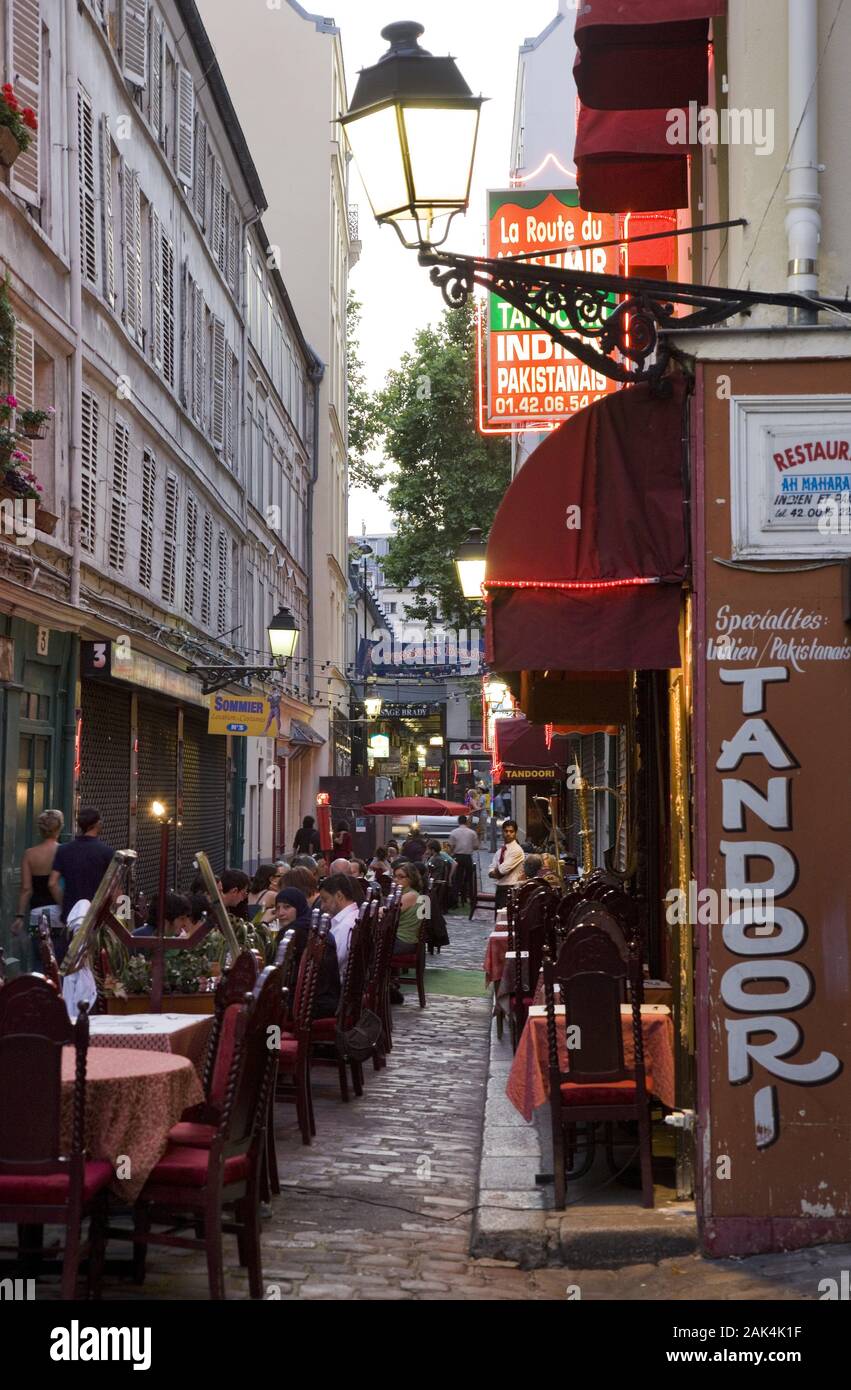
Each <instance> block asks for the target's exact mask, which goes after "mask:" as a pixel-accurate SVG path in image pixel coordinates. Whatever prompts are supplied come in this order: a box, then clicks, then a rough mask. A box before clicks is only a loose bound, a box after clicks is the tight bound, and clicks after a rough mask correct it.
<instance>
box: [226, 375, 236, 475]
mask: <svg viewBox="0 0 851 1390" xmlns="http://www.w3.org/2000/svg"><path fill="white" fill-rule="evenodd" d="M238 385H239V363H238V361H237V359H236V354H235V353H234V352H233V351H232V350H231V349H230V348H227V350H226V352H225V458H226V459H227V461H228V463H230V464H235V463H236V455H237V449H236V421H237V418H238V413H239V407H238V401H237V387H238Z"/></svg>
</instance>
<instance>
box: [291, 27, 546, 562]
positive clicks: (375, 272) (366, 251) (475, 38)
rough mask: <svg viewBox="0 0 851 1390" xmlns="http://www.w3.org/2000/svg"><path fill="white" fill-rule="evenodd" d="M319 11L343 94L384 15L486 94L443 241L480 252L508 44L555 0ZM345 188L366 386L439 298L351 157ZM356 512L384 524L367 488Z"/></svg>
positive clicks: (512, 55) (503, 140) (510, 105)
mask: <svg viewBox="0 0 851 1390" xmlns="http://www.w3.org/2000/svg"><path fill="white" fill-rule="evenodd" d="M302 2H303V0H302ZM326 12H327V13H330V14H332V15H333V17H334V19H335V21H336V22H337V24H339V26H340V29H341V31H342V37H343V54H344V57H345V61H346V74H347V80H348V86H349V96H351V94H352V91H353V90H354V85H355V82H356V80H357V73H358V70H359V69H360V68H362V67H369V66H371V65H372V64H373V63H374V62H376V61H377V59H378V58H379V57H380V56H381V54H382V53H383V52H384V51H385V49H386V46H387V45H386V43H385V41H384V40H383V39H382V38H381V30H382V29H383V27H384V25H385V24H389V23H391V22H392V21H393V20H397V19H418V20H419V21H420V23H422V24H424V25H425V34H424V35H423V37H422V39H421V40H420V42H421V44H422V45H423V47H424V48H426V49H428V51H429V52H431V53H434V54H436V55H442V54H446V53H451V54H452V56H453V57H454V58H455V59H457V62H458V66H459V68H460V70H461V72H462V73H463V75H464V77H465V78H466V80H467V82H468V84H469V86H470V87H471V88H472V90H473V92H474V93H476V95H481V96H485V97H488V98H489V100H488V101H487V102H486V104H485V106H484V107H483V109H482V120H481V125H480V131H479V145H478V152H477V156H476V167H475V172H474V177H473V192H472V199H471V204H470V211H469V213H468V214H467V216H466V217H464V218H461V217H458V218H456V220H455V223H454V226H453V230H452V234H451V237H450V240H449V243H448V245H449V246H450V247H452V248H454V249H457V250H462V251H466V252H472V253H473V254H479V253H480V252H481V251H482V250H483V247H484V231H485V193H486V191H487V189H489V188H504V187H505V186H506V185H507V183H508V162H509V156H510V149H511V123H512V118H513V114H514V86H515V79H516V75H517V50H518V48H519V46H520V45H521V44H522V43H523V41H524V40H525V39H526V38H529V37H534V36H535V35H537V34H539V33H540V32H541V31H542V30H543V29H545V28H546V26H547V25H548V24H549V23H550V21H551V20H552V19H553V18H554V17H555V15H556V14H557V12H558V4H557V0H525V3H524V4H523V5H517V4H516V3H513V0H428V4H425V3H422V2H421V3H420V5H419V7H417V6H416V5H413V6H410V7H407V6H403V5H400V4H398V3H394V0H389V2H388V0H333V3H332V4H331V5H330V6H329V8H328V11H326ZM350 197H351V200H352V202H354V203H358V204H359V207H360V238H361V241H362V242H363V254H362V256H361V259H360V261H359V262H358V264H357V265H356V266H355V268H354V270H353V271H352V274H351V279H350V284H351V287H352V289H353V290H354V292H355V294H356V295H357V297H358V299H359V300H360V301H361V302H362V304H363V311H362V317H361V349H362V356H363V360H364V366H365V369H366V374H367V381H368V384H369V386H370V387H371V388H372V389H374V388H376V387H378V386H380V385H381V384H382V382H383V381H384V377H385V374H386V373H387V371H388V370H389V369H390V368H392V367H395V366H396V365H397V363H398V361H399V359H400V357H401V356H402V354H403V353H404V352H405V350H406V349H407V348H408V347H409V345H410V343H411V340H412V338H413V336H414V333H415V332H416V331H417V329H418V328H421V327H423V326H424V325H425V324H426V323H429V322H434V321H435V320H436V319H437V318H439V316H440V314H441V311H442V308H443V300H442V297H441V295H440V292H439V290H436V289H435V288H434V287H433V286H432V285H431V283H430V282H429V278H428V271H427V270H425V269H423V268H422V267H421V266H419V265H418V264H417V257H416V253H415V252H414V251H406V250H405V249H404V248H403V247H402V245H401V243H400V242H399V241H398V239H397V237H396V233H395V232H394V231H393V230H392V229H391V228H389V227H378V226H377V224H376V223H375V221H374V220H373V217H372V213H371V211H370V208H369V203H368V201H367V198H366V195H365V193H364V192H363V190H362V188H361V186H360V183H359V180H358V177H357V171H356V169H355V168H354V167H353V168H352V183H351V193H350ZM362 521H365V522H366V527H367V530H369V531H378V530H381V531H384V530H390V529H391V519H390V513H389V512H388V511H387V509H386V507H384V506H383V505H380V504H377V503H376V499H375V498H374V497H371V496H365V495H363V494H357V493H355V494H353V495H352V497H351V499H350V514H349V532H350V534H358V533H359V532H360V530H361V522H362Z"/></svg>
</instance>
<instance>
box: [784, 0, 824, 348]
mask: <svg viewBox="0 0 851 1390" xmlns="http://www.w3.org/2000/svg"><path fill="white" fill-rule="evenodd" d="M788 7H789V8H788V31H789V32H788V38H789V146H790V154H789V162H788V164H787V166H786V171H787V173H788V175H789V191H788V193H787V195H786V207H787V208H788V211H787V213H786V236H787V239H788V245H789V264H788V269H787V275H788V278H787V282H786V284H787V288H788V289H789V290H790V291H792V292H794V293H798V294H809V295H815V294H817V293H818V248H819V241H820V239H821V214H820V211H819V209H820V208H821V195H820V193H819V173H821V172H822V170H823V169H824V165H820V164H819V163H818V85H817V83H818V0H788ZM799 124H800V129H798V126H799ZM796 132H797V135H796ZM817 321H818V313H817V310H815V309H804V308H801V309H790V310H789V323H790V324H804V323H816V322H817Z"/></svg>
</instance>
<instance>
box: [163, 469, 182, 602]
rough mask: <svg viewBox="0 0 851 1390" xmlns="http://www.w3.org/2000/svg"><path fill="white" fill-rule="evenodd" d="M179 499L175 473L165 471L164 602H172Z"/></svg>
mask: <svg viewBox="0 0 851 1390" xmlns="http://www.w3.org/2000/svg"><path fill="white" fill-rule="evenodd" d="M179 500H180V494H179V489H178V481H177V475H176V474H174V473H167V474H166V480H165V518H164V521H163V577H162V596H163V600H164V602H165V603H174V588H175V568H176V558H177V511H178V505H179Z"/></svg>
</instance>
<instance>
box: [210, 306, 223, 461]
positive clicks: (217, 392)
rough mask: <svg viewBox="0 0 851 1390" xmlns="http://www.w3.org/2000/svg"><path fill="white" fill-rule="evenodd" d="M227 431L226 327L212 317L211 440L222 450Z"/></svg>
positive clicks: (214, 446) (215, 446)
mask: <svg viewBox="0 0 851 1390" xmlns="http://www.w3.org/2000/svg"><path fill="white" fill-rule="evenodd" d="M224 431H225V326H224V324H223V323H222V321H221V319H218V318H216V316H215V314H211V315H210V439H211V441H212V444H213V448H214V449H221V448H222V446H223V444H224Z"/></svg>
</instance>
